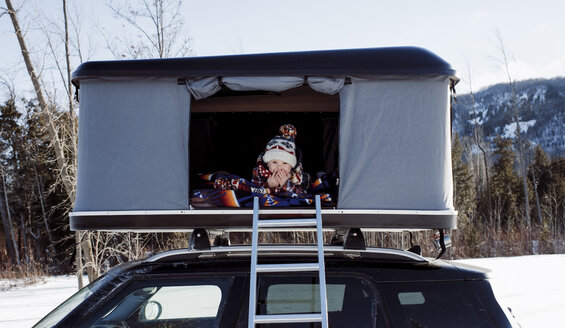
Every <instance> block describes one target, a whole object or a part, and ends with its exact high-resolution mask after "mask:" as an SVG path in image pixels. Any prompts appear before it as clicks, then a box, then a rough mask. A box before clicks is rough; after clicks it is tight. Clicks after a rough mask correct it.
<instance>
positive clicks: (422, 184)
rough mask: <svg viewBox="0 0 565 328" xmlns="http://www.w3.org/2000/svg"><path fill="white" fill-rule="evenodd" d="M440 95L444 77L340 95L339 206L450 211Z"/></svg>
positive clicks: (361, 85) (445, 109)
mask: <svg viewBox="0 0 565 328" xmlns="http://www.w3.org/2000/svg"><path fill="white" fill-rule="evenodd" d="M448 97H449V78H448V77H439V78H430V79H421V78H420V79H415V80H381V81H379V80H372V81H371V80H362V79H352V84H350V85H346V86H345V87H344V88H343V89H342V90H341V92H340V106H341V112H340V146H339V147H340V161H339V169H340V186H339V200H338V207H339V208H342V209H400V210H453V194H452V193H453V191H452V190H453V186H452V176H451V145H450V140H451V135H450V133H451V132H450V124H451V123H450V122H449V117H450V116H449V106H448V103H449V101H448V100H449V98H448Z"/></svg>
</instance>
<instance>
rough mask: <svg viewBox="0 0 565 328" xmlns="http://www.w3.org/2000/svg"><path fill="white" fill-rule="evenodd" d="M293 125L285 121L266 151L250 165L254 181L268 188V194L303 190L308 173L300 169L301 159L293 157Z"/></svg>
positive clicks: (294, 152)
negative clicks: (252, 165) (254, 163)
mask: <svg viewBox="0 0 565 328" xmlns="http://www.w3.org/2000/svg"><path fill="white" fill-rule="evenodd" d="M295 138H296V128H295V127H294V126H293V125H291V124H284V125H283V126H281V127H280V128H279V134H278V135H277V136H275V137H274V138H273V139H271V141H269V143H268V144H267V146H266V147H265V151H264V152H263V153H261V154H260V155H259V157H258V158H257V167H255V168H254V169H253V180H252V181H253V183H254V184H256V185H257V186H260V187H264V188H268V189H269V190H270V193H271V194H275V195H281V196H290V197H292V194H297V195H303V194H306V192H307V190H308V187H309V183H310V181H309V180H310V177H309V176H308V174H307V173H304V172H303V171H302V163H300V161H299V160H297V157H296V144H295V141H294V140H295Z"/></svg>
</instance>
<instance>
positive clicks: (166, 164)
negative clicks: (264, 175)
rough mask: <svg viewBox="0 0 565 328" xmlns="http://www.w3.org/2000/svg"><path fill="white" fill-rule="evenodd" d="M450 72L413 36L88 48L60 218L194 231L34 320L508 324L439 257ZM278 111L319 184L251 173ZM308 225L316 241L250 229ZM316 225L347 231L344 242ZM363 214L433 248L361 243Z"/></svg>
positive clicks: (485, 288)
mask: <svg viewBox="0 0 565 328" xmlns="http://www.w3.org/2000/svg"><path fill="white" fill-rule="evenodd" d="M455 73H456V72H455V70H454V69H453V68H452V67H451V66H450V65H449V64H448V63H447V62H445V61H444V60H443V59H441V58H440V57H438V56H437V55H435V54H434V53H432V52H430V51H428V50H426V49H421V48H415V47H391V48H371V49H344V50H327V51H304V52H291V53H271V54H247V55H232V56H212V57H193V58H177V59H150V60H132V61H105V62H87V63H83V64H82V65H81V66H80V67H79V68H77V70H76V71H75V72H74V73H73V79H72V81H73V84H74V85H75V87H76V88H77V97H78V98H79V99H80V110H81V117H80V122H79V139H80V141H81V142H80V145H79V149H80V151H79V156H78V166H79V167H80V170H79V171H78V176H77V193H76V195H77V196H76V200H75V204H74V208H73V212H71V213H70V220H69V225H70V228H71V230H74V231H83V230H88V231H96V230H101V231H135V232H147V231H155V232H163V231H191V232H192V234H191V236H192V237H191V238H193V239H192V240H191V242H190V243H189V245H190V246H189V248H188V249H185V250H175V251H169V252H165V253H163V254H160V255H156V256H154V257H151V258H148V259H146V260H144V261H139V262H132V263H129V264H125V265H122V266H120V267H116V268H114V269H111V270H110V271H109V272H108V273H106V274H105V275H104V276H102V277H101V278H99V279H98V280H97V281H95V282H93V283H92V284H91V285H89V286H87V287H86V288H85V289H82V290H81V291H79V292H78V293H77V294H76V295H75V296H73V297H71V298H70V299H69V300H68V301H66V302H65V303H63V304H62V305H61V306H59V307H58V308H57V309H55V310H54V311H53V312H52V313H51V314H49V315H48V316H47V317H45V318H44V319H43V320H42V321H40V322H39V323H38V324H37V325H36V327H81V328H83V327H84V328H86V327H93V328H118V327H120V328H133V327H147V328H149V327H151V328H153V327H155V328H156V327H204V328H208V327H235V328H239V327H258V326H260V327H289V326H291V327H323V328H327V327H328V326H329V327H332V328H336V327H358V328H364V327H411V328H412V327H511V326H512V325H513V324H512V323H511V321H510V320H511V319H509V318H511V317H510V316H508V315H506V314H505V311H504V310H503V309H502V308H501V306H500V305H499V304H498V303H497V301H496V299H495V297H494V295H493V292H492V289H491V287H490V285H489V282H488V279H487V275H486V274H485V273H484V272H482V271H480V270H476V269H471V268H469V267H465V266H463V265H460V264H458V265H455V264H453V263H449V262H447V261H442V260H439V258H440V257H441V254H443V253H444V252H445V249H446V247H447V244H448V242H447V239H446V236H445V234H444V231H446V230H450V229H456V228H457V211H456V210H455V208H454V206H453V179H452V172H451V146H450V145H451V101H452V99H453V98H454V96H455V85H456V84H457V82H458V81H459V79H458V78H457V77H456V74H455ZM286 123H291V124H293V127H295V128H296V129H297V130H298V131H300V134H299V136H298V137H297V140H300V141H299V143H297V152H296V154H294V153H293V156H296V157H297V159H300V158H302V161H301V162H303V163H304V166H305V167H306V168H307V170H308V172H309V173H310V174H311V176H312V177H317V178H318V179H319V180H316V182H315V183H312V186H314V185H316V186H318V187H324V188H325V189H323V190H320V189H315V188H312V189H311V190H309V191H308V194H307V195H305V196H302V195H288V194H286V193H282V194H281V193H278V192H277V191H276V190H270V189H269V188H267V189H269V190H266V189H265V188H263V187H260V186H255V185H253V184H252V183H251V184H250V183H249V181H247V180H249V179H247V180H246V178H245V177H247V176H248V175H249V173H251V168H253V167H254V166H255V165H256V159H257V158H258V157H257V155H258V154H259V153H260V152H261V150H262V149H264V145H265V144H266V142H267V141H268V140H269V139H270V137H271V136H272V135H273V132H274V131H276V130H277V129H278V128H279V127H284V126H287V125H286ZM283 124H284V125H283ZM294 132H296V130H295V131H294ZM295 135H296V133H295ZM265 136H268V138H269V139H267V140H263V139H262V138H263V137H265ZM298 150H301V151H298ZM246 159H247V160H246ZM259 159H260V160H262V161H264V158H263V157H259ZM299 167H300V166H299ZM299 167H298V168H299ZM298 168H297V169H298ZM218 172H224V173H226V172H229V174H223V173H222V174H218ZM324 177H326V178H327V179H325V180H324V179H323V178H324ZM320 179H321V180H320ZM318 182H319V183H318ZM325 182H327V185H326V183H325ZM322 197H323V199H324V200H325V202H324V206H323V208H322V205H321V200H320V199H321V198H322ZM297 198H300V201H302V202H299V204H298V205H296V206H294V205H292V204H293V202H292V201H297ZM259 199H260V200H261V205H259ZM314 199H315V207H316V209H315V210H314V208H313V206H314ZM251 200H253V205H251V203H252V201H251ZM251 207H253V209H252V210H251ZM313 214H315V215H316V219H315V220H314V219H311V218H309V216H310V215H313ZM259 216H261V217H262V219H265V220H266V221H269V222H261V224H259V219H258V218H259ZM322 217H323V219H322ZM290 218H294V219H297V221H292V222H289V219H290ZM261 221H262V220H261ZM275 221H277V222H275ZM305 225H311V226H310V228H312V227H314V226H315V227H316V231H317V232H316V235H317V242H316V245H315V246H312V245H292V244H287V245H278V246H275V245H259V243H258V241H257V236H258V233H259V230H258V227H259V226H261V227H268V226H272V227H275V228H277V229H279V228H281V227H285V228H286V229H295V228H296V227H305ZM251 227H253V228H252V229H253V230H252V231H253V232H252V239H253V241H252V243H251V246H226V245H227V244H229V243H223V244H221V245H223V246H219V245H220V244H218V246H215V247H210V242H209V239H208V238H207V230H206V229H208V231H210V230H212V229H221V230H226V231H230V230H238V229H239V230H241V229H244V230H247V231H249V230H250V229H251ZM323 229H326V230H327V229H330V230H331V229H336V231H337V230H340V229H341V230H345V229H347V230H346V233H345V234H344V236H345V238H344V239H343V242H342V243H341V245H339V244H340V242H339V238H337V242H334V243H330V244H331V245H324V241H323V238H321V236H322V235H323V234H322V230H323ZM361 229H378V230H379V231H415V230H416V231H418V230H419V231H421V230H430V229H431V230H434V231H435V230H437V231H438V233H439V234H438V237H437V238H436V242H437V244H438V246H439V247H440V248H441V253H440V255H439V256H438V257H437V259H435V260H434V259H427V258H424V257H422V256H421V255H420V254H421V252H419V251H418V247H412V248H411V251H405V250H397V249H384V248H367V247H366V246H365V240H364V239H363V238H362V236H363V233H362V230H361ZM293 231H294V230H293ZM338 235H339V234H338ZM195 236H196V237H195ZM335 244H338V245H335ZM259 273H260V274H259Z"/></svg>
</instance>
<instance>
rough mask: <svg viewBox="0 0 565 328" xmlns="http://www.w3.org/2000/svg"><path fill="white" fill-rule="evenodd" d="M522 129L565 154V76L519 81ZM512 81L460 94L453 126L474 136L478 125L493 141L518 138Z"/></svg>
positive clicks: (529, 137) (534, 139) (556, 153)
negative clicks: (503, 138) (497, 138)
mask: <svg viewBox="0 0 565 328" xmlns="http://www.w3.org/2000/svg"><path fill="white" fill-rule="evenodd" d="M516 96H517V97H516V99H517V108H518V117H519V121H520V131H521V133H522V135H523V136H525V138H526V139H527V140H528V141H529V142H531V143H532V144H534V145H536V144H539V145H541V146H542V148H543V149H544V150H545V151H546V152H548V153H550V154H551V155H552V156H555V157H562V156H565V78H563V77H559V78H553V79H549V80H548V79H536V80H526V81H519V82H516ZM512 98H513V97H512V90H511V88H510V86H509V84H496V85H493V86H490V87H487V88H485V89H482V90H480V91H478V92H476V93H475V94H474V101H475V106H473V105H472V101H471V95H470V94H463V95H458V96H457V103H455V104H454V105H453V128H454V130H455V131H456V132H457V133H459V135H460V136H472V134H473V129H474V126H475V125H476V124H477V125H479V126H480V127H481V129H482V133H483V135H484V136H485V137H486V138H487V139H489V140H493V139H494V138H495V137H496V136H498V135H502V136H505V137H514V135H515V131H516V123H515V120H514V112H513V107H512Z"/></svg>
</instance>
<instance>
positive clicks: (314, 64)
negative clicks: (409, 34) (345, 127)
mask: <svg viewBox="0 0 565 328" xmlns="http://www.w3.org/2000/svg"><path fill="white" fill-rule="evenodd" d="M455 74H456V72H455V70H454V69H453V68H451V66H450V64H449V63H447V62H446V61H444V60H443V59H442V58H440V57H439V56H437V55H436V54H434V53H432V52H430V51H428V50H426V49H423V48H418V47H388V48H365V49H345V50H319V51H301V52H280V53H264V54H246V55H226V56H208V57H186V58H166V59H141V60H119V61H117V60H116V61H91V62H86V63H83V64H82V65H80V66H79V67H78V68H77V69H76V70H75V71H74V72H73V75H72V80H73V84H74V85H75V86H77V87H78V86H79V85H80V80H83V79H90V78H104V77H106V78H112V77H121V78H134V77H156V78H162V77H175V78H178V77H195V76H198V77H200V76H286V75H290V76H295V75H298V76H301V75H306V76H308V75H330V76H353V75H445V76H449V77H451V78H452V80H454V81H455V82H457V81H458V78H456V77H455Z"/></svg>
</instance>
